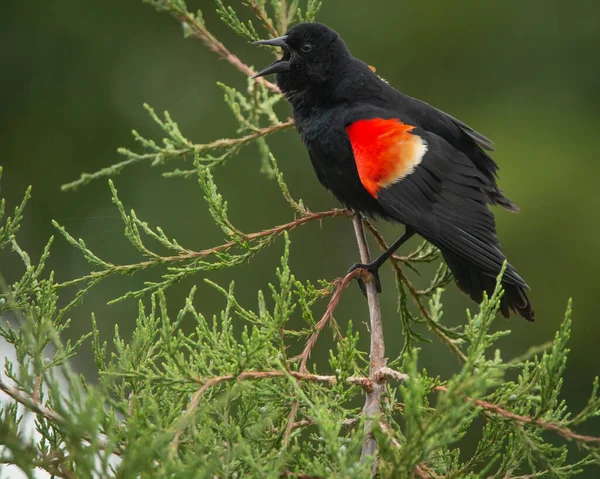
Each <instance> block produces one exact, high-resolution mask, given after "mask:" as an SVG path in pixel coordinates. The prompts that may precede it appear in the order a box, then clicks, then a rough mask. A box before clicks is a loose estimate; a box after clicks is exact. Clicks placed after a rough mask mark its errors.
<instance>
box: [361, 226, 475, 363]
mask: <svg viewBox="0 0 600 479" xmlns="http://www.w3.org/2000/svg"><path fill="white" fill-rule="evenodd" d="M366 223H367V229H368V230H369V232H370V233H371V234H372V235H373V237H374V238H375V241H377V243H378V244H379V247H380V248H381V249H382V250H384V251H385V250H386V249H387V248H388V246H387V243H386V242H385V239H384V238H383V235H382V234H381V233H380V232H379V231H378V230H377V228H375V226H373V224H372V223H371V222H370V221H367V222H366ZM398 262H402V257H395V256H394V257H393V258H392V261H390V263H391V265H392V268H393V270H394V272H395V273H396V275H397V276H398V278H400V280H401V281H402V283H404V285H405V286H406V288H407V289H408V292H409V293H410V295H411V297H412V298H413V301H414V302H415V304H416V305H417V307H418V308H419V311H420V313H421V315H422V316H423V317H424V318H425V321H426V322H427V326H428V327H429V329H430V330H431V331H432V332H433V333H434V334H435V335H436V336H437V337H438V338H439V339H440V340H441V341H442V342H443V343H444V344H446V345H447V346H448V347H449V348H450V349H451V350H452V351H453V352H454V353H455V354H456V355H457V356H458V357H459V358H460V359H461V360H462V361H463V362H466V361H467V357H466V356H465V354H464V353H463V352H462V351H461V350H460V348H459V347H458V346H457V345H456V344H454V342H453V341H452V339H450V338H449V337H448V335H447V334H446V333H444V331H442V330H441V329H440V327H439V325H438V324H437V323H436V322H435V321H434V320H433V318H432V317H431V315H430V314H429V311H428V310H427V308H426V307H425V305H424V304H423V301H422V300H421V297H420V296H419V294H418V293H417V290H416V288H415V287H414V286H413V285H412V283H411V282H410V281H409V279H408V277H407V276H406V274H405V273H404V271H403V270H402V268H400V265H399V264H398Z"/></svg>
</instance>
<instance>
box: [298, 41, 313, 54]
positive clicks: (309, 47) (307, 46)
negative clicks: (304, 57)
mask: <svg viewBox="0 0 600 479" xmlns="http://www.w3.org/2000/svg"><path fill="white" fill-rule="evenodd" d="M300 49H301V50H302V51H303V52H304V53H308V52H310V51H311V50H312V49H313V46H312V45H311V44H310V43H305V44H304V45H302V47H301V48H300Z"/></svg>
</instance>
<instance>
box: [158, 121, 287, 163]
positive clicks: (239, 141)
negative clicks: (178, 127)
mask: <svg viewBox="0 0 600 479" xmlns="http://www.w3.org/2000/svg"><path fill="white" fill-rule="evenodd" d="M293 126H294V120H290V119H288V120H287V121H284V122H281V123H276V124H274V125H271V126H267V127H265V128H260V129H258V130H256V131H255V132H254V133H250V134H248V135H246V136H241V137H239V138H221V139H219V140H215V141H212V142H210V143H205V144H203V145H199V144H195V145H191V146H190V147H189V148H188V149H185V150H168V149H165V150H164V151H165V152H166V153H172V154H173V153H174V154H179V153H180V154H183V153H186V152H190V151H196V152H202V151H207V150H217V149H219V148H227V147H229V146H234V145H245V144H246V143H251V142H253V141H254V140H256V139H258V138H262V137H264V136H268V135H270V134H272V133H276V132H278V131H281V130H285V129H287V128H291V127H293ZM152 156H153V157H154V155H152Z"/></svg>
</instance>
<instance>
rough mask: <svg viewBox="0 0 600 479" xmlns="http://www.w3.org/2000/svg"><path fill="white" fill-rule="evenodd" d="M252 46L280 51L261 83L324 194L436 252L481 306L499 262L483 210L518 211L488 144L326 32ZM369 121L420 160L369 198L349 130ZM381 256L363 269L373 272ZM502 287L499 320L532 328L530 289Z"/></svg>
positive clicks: (510, 282)
mask: <svg viewBox="0 0 600 479" xmlns="http://www.w3.org/2000/svg"><path fill="white" fill-rule="evenodd" d="M259 43H264V44H268V45H276V46H280V47H282V48H283V51H284V55H283V57H282V59H281V60H279V61H276V62H275V63H273V64H272V65H270V66H269V67H267V68H266V69H265V70H263V72H261V73H260V74H259V75H263V74H268V73H277V84H278V86H279V87H280V88H281V90H282V91H283V93H284V94H285V96H286V98H287V99H288V100H289V102H290V103H291V105H292V107H293V110H294V118H295V121H296V128H297V129H298V131H299V133H300V135H301V137H302V139H303V141H304V143H305V145H306V147H307V149H308V152H309V155H310V159H311V161H312V164H313V167H314V169H315V172H316V174H317V177H318V179H319V181H320V182H321V183H322V184H323V186H325V187H326V188H328V189H329V190H330V191H331V192H332V193H333V194H334V195H335V196H336V197H337V198H338V200H339V201H341V202H342V203H343V204H344V205H345V206H347V207H349V208H352V209H354V210H356V211H359V212H361V213H364V214H366V215H370V216H376V217H382V218H384V219H387V220H390V221H396V222H400V223H402V224H404V225H405V226H406V228H407V233H406V235H405V237H406V238H408V237H410V235H411V234H412V233H418V234H419V235H421V236H422V237H423V238H425V239H427V240H428V241H430V242H431V243H433V244H434V245H436V246H437V247H439V248H440V250H441V252H442V254H443V256H444V258H445V260H446V263H447V264H448V266H449V268H450V269H451V271H452V273H453V274H454V278H455V280H456V282H457V284H458V286H459V288H460V289H461V290H462V291H464V292H465V293H466V294H468V295H469V296H470V297H471V298H472V299H473V300H474V301H476V302H481V300H482V297H483V292H484V291H485V292H487V293H488V294H490V293H491V292H492V291H493V289H494V286H495V282H496V276H497V275H498V274H499V272H500V269H501V267H502V264H503V262H504V261H505V259H506V258H505V256H504V254H503V252H502V250H501V247H500V244H499V242H498V238H497V235H496V226H495V221H494V216H493V214H492V212H491V211H490V209H489V208H488V206H489V205H499V206H502V207H504V208H506V209H508V210H510V211H518V208H517V206H516V205H515V204H514V203H512V201H510V200H509V199H508V198H507V197H506V196H505V195H504V193H503V192H502V190H501V189H500V188H499V187H498V186H497V184H496V178H497V171H498V166H497V164H496V163H495V162H494V160H493V159H492V158H491V157H490V155H489V154H488V152H491V151H493V149H494V148H493V143H492V142H491V141H490V140H489V139H488V138H486V137H485V136H484V135H482V134H480V133H478V132H477V131H475V130H473V129H472V128H471V127H469V126H468V125H466V124H465V123H463V122H461V121H460V120H457V119H456V118H453V117H452V116H450V115H448V114H446V113H444V112H442V111H440V110H438V109H437V108H434V107H432V106H430V105H428V104H427V103H425V102H423V101H420V100H417V99H415V98H411V97H409V96H407V95H404V94H402V93H400V92H399V91H397V90H396V89H394V88H393V87H391V86H390V85H389V84H388V83H387V82H386V81H384V80H382V79H381V78H380V77H378V76H377V75H376V74H375V73H374V72H373V70H372V69H371V68H370V67H369V66H368V65H366V64H365V63H363V62H362V61H360V60H358V59H356V58H354V57H353V56H352V55H351V54H350V52H349V50H348V48H347V47H346V45H345V44H344V42H343V41H342V39H341V38H340V37H339V35H338V34H337V33H336V32H334V31H333V30H331V29H330V28H329V27H327V26H325V25H322V24H317V23H306V24H300V25H297V26H295V27H294V28H292V29H291V30H290V31H289V32H288V34H287V35H285V36H284V37H281V38H279V39H273V40H267V41H263V42H259ZM376 119H379V120H394V121H396V122H397V123H398V125H404V126H408V127H409V131H410V135H413V136H410V137H407V138H411V139H413V138H414V137H415V136H416V137H418V138H419V139H420V141H422V142H423V144H424V145H425V148H426V151H425V150H423V151H420V150H419V151H420V153H419V152H417V153H418V156H414V155H417V153H414V154H413V153H411V155H413V156H411V157H410V158H408V159H411V158H413V159H414V158H416V159H417V160H419V161H418V163H417V164H416V166H415V167H414V169H412V168H408V169H406V171H403V170H402V171H403V173H402V174H400V175H399V176H398V178H397V179H396V180H395V181H391V182H390V181H387V182H383V183H381V187H380V188H378V189H377V191H369V190H368V189H367V187H366V183H365V178H364V175H365V173H364V172H362V173H359V169H360V167H359V166H358V165H357V162H358V160H359V158H358V157H357V156H356V155H355V151H353V147H356V145H353V143H352V142H351V139H350V137H349V134H348V128H349V127H350V126H352V125H355V124H356V123H357V122H360V121H362V120H376ZM410 127H412V128H410ZM407 131H408V130H407ZM374 141H379V139H378V138H374ZM381 141H383V140H381ZM411 151H412V150H411ZM423 153H424V154H423ZM399 158H400V157H399ZM369 161H373V162H376V161H378V159H377V158H374V159H372V160H369ZM399 161H400V160H399ZM371 166H373V168H375V169H376V167H377V165H371ZM400 166H402V165H400V163H399V168H400ZM382 168H383V167H382ZM398 171H401V169H400V170H398ZM386 174H387V173H386ZM361 175H362V176H361ZM373 178H374V179H377V178H379V177H377V178H375V176H374V177H373ZM401 243H402V241H399V242H398V244H401ZM388 253H389V252H388ZM388 256H389V254H387V256H382V257H380V258H379V259H378V260H376V261H374V262H373V263H371V265H368V266H370V268H371V270H372V271H373V272H374V273H376V270H377V268H378V267H379V266H380V265H381V263H382V262H383V261H384V260H385V259H386V258H387V257H388ZM503 287H504V290H505V293H504V296H503V298H502V301H501V311H502V313H503V314H504V315H505V316H507V317H508V316H509V313H510V311H511V310H512V311H515V312H517V313H518V314H519V315H521V316H523V317H524V318H525V319H527V320H529V321H533V320H534V317H535V314H534V311H533V308H532V306H531V303H530V301H529V299H528V297H527V294H526V293H525V290H526V289H528V286H527V284H526V283H525V281H524V280H523V279H522V278H521V277H520V276H519V275H518V273H517V272H516V270H515V269H514V267H513V266H512V265H510V264H509V265H508V266H507V269H506V272H505V274H504V277H503Z"/></svg>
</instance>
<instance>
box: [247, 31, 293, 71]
mask: <svg viewBox="0 0 600 479" xmlns="http://www.w3.org/2000/svg"><path fill="white" fill-rule="evenodd" d="M286 40H287V35H283V36H282V37H277V38H271V39H269V40H259V41H257V42H252V45H268V46H272V47H281V48H287V47H288V45H287V43H286V42H285V41H286ZM290 68H291V65H290V62H289V60H284V59H283V58H282V59H280V60H276V61H274V62H273V63H271V64H270V65H269V66H268V67H266V68H265V69H264V70H261V71H259V72H258V73H257V74H256V75H254V76H253V77H252V78H258V77H262V76H265V75H269V74H271V73H281V72H286V71H289V70H290Z"/></svg>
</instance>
